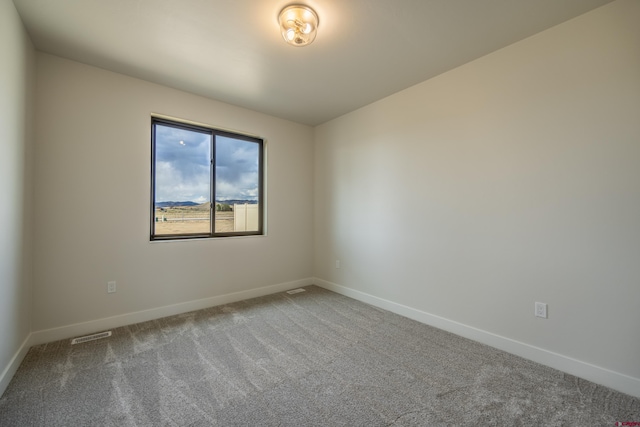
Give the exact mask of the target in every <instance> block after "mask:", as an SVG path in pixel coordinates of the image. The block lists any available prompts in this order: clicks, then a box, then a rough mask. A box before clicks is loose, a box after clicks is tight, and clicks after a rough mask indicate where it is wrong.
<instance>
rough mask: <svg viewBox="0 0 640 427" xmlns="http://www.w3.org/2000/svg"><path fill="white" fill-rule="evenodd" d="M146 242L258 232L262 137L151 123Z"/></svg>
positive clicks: (260, 227)
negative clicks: (149, 223) (148, 207)
mask: <svg viewBox="0 0 640 427" xmlns="http://www.w3.org/2000/svg"><path fill="white" fill-rule="evenodd" d="M151 144H152V155H151V240H167V239H186V238H206V237H222V236H246V235H258V234H263V209H264V200H263V184H262V181H263V180H262V174H263V151H264V142H263V140H262V139H259V138H254V137H250V136H246V135H240V134H235V133H231V132H226V131H220V130H216V129H211V128H207V127H203V126H195V125H191V124H185V123H180V122H174V121H170V120H165V119H160V118H152V121H151Z"/></svg>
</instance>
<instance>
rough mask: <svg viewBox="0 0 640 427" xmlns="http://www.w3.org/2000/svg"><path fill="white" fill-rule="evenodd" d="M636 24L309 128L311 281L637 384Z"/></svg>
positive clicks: (579, 34)
mask: <svg viewBox="0 0 640 427" xmlns="http://www.w3.org/2000/svg"><path fill="white" fill-rule="evenodd" d="M638 22H640V2H638V1H635V0H620V1H617V2H614V3H611V4H609V5H606V6H603V7H601V8H599V9H596V10H594V11H592V12H590V13H587V14H585V15H582V16H580V17H578V18H576V19H574V20H571V21H568V22H566V23H564V24H562V25H559V26H557V27H554V28H551V29H549V30H547V31H544V32H542V33H540V34H538V35H535V36H533V37H531V38H529V39H526V40H524V41H522V42H519V43H516V44H514V45H511V46H509V47H507V48H504V49H502V50H500V51H497V52H494V53H492V54H490V55H487V56H485V57H483V58H480V59H479V60H476V61H473V62H471V63H469V64H466V65H464V66H462V67H459V68H457V69H455V70H452V71H450V72H447V73H445V74H442V75H440V76H438V77H436V78H434V79H431V80H428V81H425V82H423V83H421V84H419V85H417V86H414V87H412V88H409V89H407V90H405V91H402V92H399V93H397V94H394V95H393V96H390V97H388V98H385V99H383V100H381V101H378V102H376V103H374V104H371V105H369V106H367V107H364V108H362V109H360V110H357V111H355V112H352V113H350V114H348V115H345V116H342V117H340V118H338V119H335V120H333V121H331V122H328V123H325V124H323V125H321V126H319V127H317V128H316V137H315V165H316V166H315V215H316V221H315V255H314V257H315V276H316V277H318V278H320V279H322V280H325V281H327V282H331V283H335V284H339V285H341V286H343V287H346V288H349V289H353V290H354V291H359V292H364V293H366V294H367V295H372V296H375V297H378V298H382V299H384V300H387V301H392V302H394V303H396V304H402V305H404V306H408V307H412V308H414V309H417V310H421V311H423V312H427V313H431V314H433V315H435V316H441V317H443V318H446V319H450V320H452V321H455V322H459V323H462V324H465V325H469V326H471V327H474V328H478V329H481V330H483V331H487V332H490V333H492V334H497V335H500V336H502V337H506V338H509V339H512V340H517V341H519V342H522V343H525V344H527V345H530V346H535V347H539V348H541V349H545V350H547V351H549V352H554V353H558V354H560V355H564V356H566V357H568V358H574V359H577V360H579V361H582V362H585V363H588V364H593V365H595V366H598V367H602V368H604V369H608V370H611V371H615V372H617V373H620V374H623V375H626V376H630V377H633V378H636V379H640V363H638V361H639V360H640V339H639V337H640V335H639V333H638V327H639V326H640V306H639V305H640V262H639V260H640V222H639V221H638V219H639V218H640V54H639V52H640V26H639V25H638ZM336 260H340V268H336ZM536 301H539V302H544V303H547V304H548V319H541V318H536V317H534V302H536Z"/></svg>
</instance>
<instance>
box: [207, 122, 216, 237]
mask: <svg viewBox="0 0 640 427" xmlns="http://www.w3.org/2000/svg"><path fill="white" fill-rule="evenodd" d="M215 153H216V135H215V134H214V133H212V134H211V164H210V167H209V169H210V171H209V172H210V178H209V182H210V186H211V195H210V200H211V214H209V217H210V218H211V235H212V236H214V235H215V234H216V155H215Z"/></svg>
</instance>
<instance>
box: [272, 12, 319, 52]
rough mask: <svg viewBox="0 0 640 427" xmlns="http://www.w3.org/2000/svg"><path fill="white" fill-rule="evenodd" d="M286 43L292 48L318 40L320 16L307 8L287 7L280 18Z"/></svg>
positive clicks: (281, 29)
mask: <svg viewBox="0 0 640 427" xmlns="http://www.w3.org/2000/svg"><path fill="white" fill-rule="evenodd" d="M278 22H279V23H280V31H281V32H282V38H283V39H284V41H286V42H287V43H289V44H290V45H292V46H305V45H308V44H309V43H311V42H312V41H314V40H315V38H316V33H317V31H318V23H319V20H318V15H317V14H316V12H315V11H314V10H313V9H311V8H310V7H307V6H301V5H293V6H287V7H285V8H284V9H282V11H281V12H280V16H279V17H278Z"/></svg>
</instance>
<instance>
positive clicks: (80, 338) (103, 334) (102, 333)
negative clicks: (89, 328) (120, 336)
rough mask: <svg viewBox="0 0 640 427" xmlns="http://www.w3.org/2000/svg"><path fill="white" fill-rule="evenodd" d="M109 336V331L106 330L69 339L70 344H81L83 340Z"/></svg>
mask: <svg viewBox="0 0 640 427" xmlns="http://www.w3.org/2000/svg"><path fill="white" fill-rule="evenodd" d="M110 336H111V331H107V332H100V333H99V334H93V335H87V336H84V337H78V338H74V339H72V340H71V345H73V344H81V343H83V342H87V341H95V340H99V339H101V338H107V337H110Z"/></svg>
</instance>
